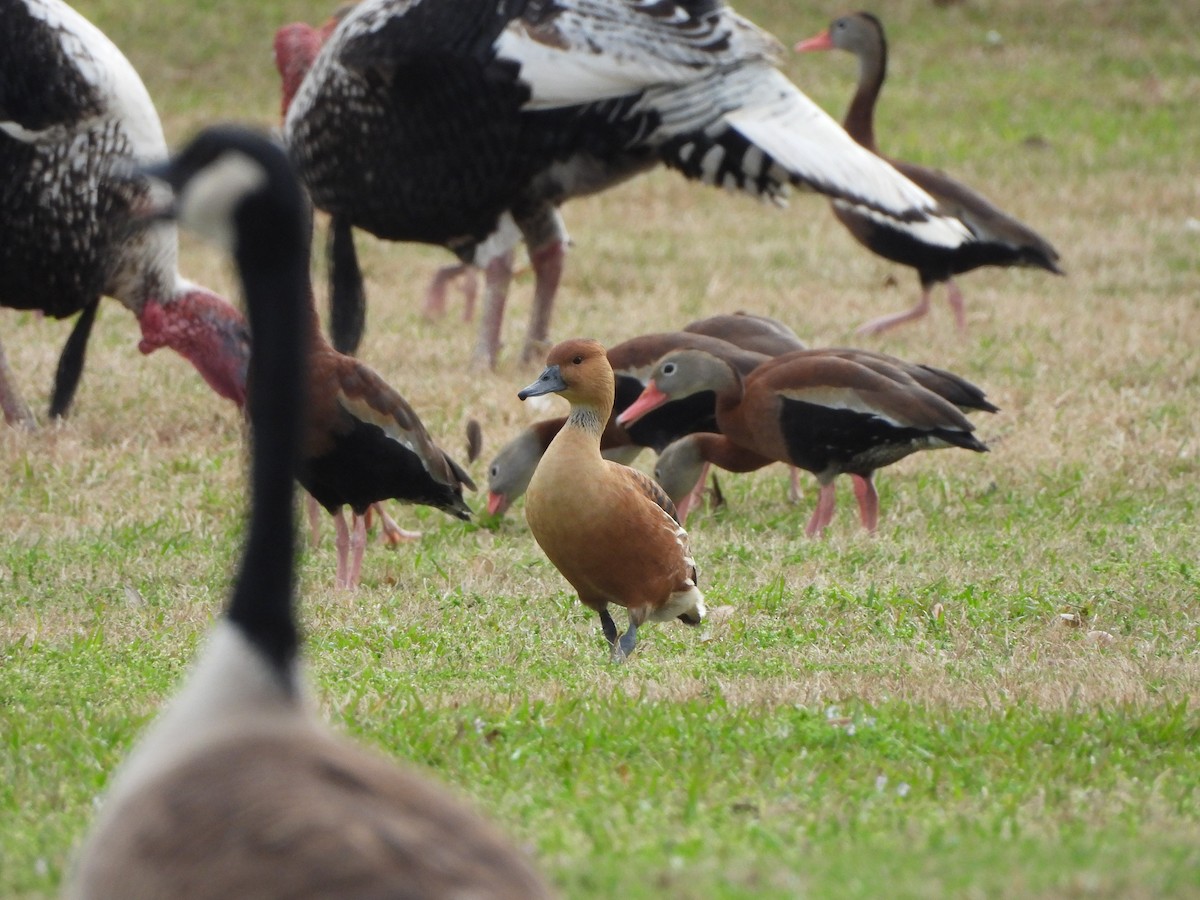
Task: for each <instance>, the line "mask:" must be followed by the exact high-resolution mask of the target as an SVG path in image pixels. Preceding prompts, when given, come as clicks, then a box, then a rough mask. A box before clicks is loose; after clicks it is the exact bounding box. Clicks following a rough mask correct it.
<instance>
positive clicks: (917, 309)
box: [858, 285, 953, 334]
mask: <svg viewBox="0 0 1200 900" xmlns="http://www.w3.org/2000/svg"><path fill="white" fill-rule="evenodd" d="M930 290H931V288H930V287H927V286H926V285H921V299H920V300H918V301H917V305H916V306H914V307H913V308H912V309H908V310H905V311H904V312H899V313H892V314H891V315H888V316H880V317H879V318H878V319H872V320H871V321H870V322H867V323H866V324H865V325H860V326H859V328H858V333H859V334H882V333H883V332H885V331H887V330H889V329H891V328H895V327H896V326H897V325H903V324H904V323H905V322H912V321H913V320H915V319H919V318H921V316H923V315H925V313H927V312H929V292H930ZM952 303H953V301H952Z"/></svg>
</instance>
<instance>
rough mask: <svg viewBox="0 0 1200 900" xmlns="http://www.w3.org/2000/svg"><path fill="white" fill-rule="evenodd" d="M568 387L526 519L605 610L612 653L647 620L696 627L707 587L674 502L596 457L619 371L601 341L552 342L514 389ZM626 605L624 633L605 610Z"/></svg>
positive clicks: (535, 392)
mask: <svg viewBox="0 0 1200 900" xmlns="http://www.w3.org/2000/svg"><path fill="white" fill-rule="evenodd" d="M549 393H558V394H562V396H563V397H565V398H566V399H567V400H568V401H569V402H570V404H571V412H570V415H568V416H567V424H566V425H564V426H563V428H562V429H561V430H560V431H559V432H558V434H557V435H556V436H555V437H554V440H553V441H551V442H550V446H549V448H547V450H546V452H545V454H544V455H543V456H542V458H541V461H540V462H539V463H538V466H537V470H536V471H535V472H534V473H533V478H532V480H531V481H530V482H529V490H528V492H527V495H526V497H525V520H526V521H527V522H528V523H529V530H530V531H531V532H533V536H534V539H535V540H536V541H537V542H538V545H539V546H540V547H541V548H542V550H543V551H544V552H545V554H546V556H547V557H548V558H549V560H550V562H552V563H553V564H554V567H555V568H556V569H558V571H559V572H561V573H562V575H563V577H564V578H566V579H567V581H568V582H570V584H571V586H572V587H573V588H575V591H576V592H577V593H578V594H579V599H580V601H581V602H582V603H583V604H584V605H585V606H587V607H589V608H590V609H594V610H595V611H596V612H597V613H598V614H599V615H600V624H601V627H602V628H603V630H604V637H605V639H607V641H608V642H609V644H610V645H612V648H613V656H614V658H615V659H618V660H622V659H624V658H626V657H627V656H628V655H629V654H630V653H632V652H633V648H634V646H635V645H636V643H637V630H638V628H639V627H640V626H641V625H642V624H643V623H644V622H646V621H648V620H649V621H653V622H669V621H670V620H671V619H679V620H680V621H681V622H684V623H685V624H687V625H699V624H700V622H701V620H702V619H703V618H704V613H705V610H704V595H703V594H701V593H700V589H699V588H698V587H697V586H696V563H695V561H694V560H693V559H692V557H691V551H690V550H689V547H688V536H687V532H686V531H684V530H683V527H682V526H681V525H680V524H679V521H678V519H677V518H676V516H675V506H674V504H672V503H671V501H670V499H669V498H668V497H667V496H666V495H665V494H664V493H663V492H662V489H661V488H659V486H658V485H657V484H655V483H654V479H652V478H650V477H649V476H648V475H646V474H645V473H643V472H639V471H638V470H637V469H631V468H629V466H623V465H621V464H620V463H615V462H612V461H611V460H606V459H604V458H603V457H602V456H601V455H600V433H601V432H602V431H603V430H604V423H605V422H607V421H608V418H609V414H610V413H611V412H612V405H613V370H612V366H611V365H609V362H608V356H607V355H606V354H605V352H604V347H603V346H602V345H601V344H600V343H599V342H598V341H589V340H580V339H576V340H570V341H564V342H563V343H561V344H558V345H556V346H555V347H553V348H552V349H551V350H550V353H549V355H548V356H547V357H546V368H545V370H543V372H542V374H541V376H540V377H539V378H538V379H537V381H535V382H534V383H533V384H531V385H529V386H528V387H526V388H525V389H523V390H522V391H521V392H520V393H519V394H518V395H517V396H518V397H520V398H521V399H522V400H525V399H527V398H529V397H536V396H539V395H541V394H549ZM612 603H615V604H616V605H617V606H623V607H625V608H626V609H627V610H628V611H629V628H628V630H627V631H626V632H625V633H624V634H623V635H621V637H620V638H619V639H618V637H617V628H616V624H615V623H614V622H613V619H612V616H611V615H610V614H609V612H608V607H609V604H612Z"/></svg>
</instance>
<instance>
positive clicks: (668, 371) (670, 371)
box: [663, 363, 675, 375]
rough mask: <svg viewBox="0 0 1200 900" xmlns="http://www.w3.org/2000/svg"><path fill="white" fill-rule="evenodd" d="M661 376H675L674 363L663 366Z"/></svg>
mask: <svg viewBox="0 0 1200 900" xmlns="http://www.w3.org/2000/svg"><path fill="white" fill-rule="evenodd" d="M663 374H664V375H674V374H675V363H667V364H666V365H665V366H663Z"/></svg>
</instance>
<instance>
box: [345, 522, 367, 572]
mask: <svg viewBox="0 0 1200 900" xmlns="http://www.w3.org/2000/svg"><path fill="white" fill-rule="evenodd" d="M366 549H367V517H366V516H355V517H354V530H353V531H351V532H350V569H349V571H348V572H347V573H346V584H345V587H347V588H349V589H350V590H354V589H355V588H357V587H358V582H359V579H360V578H361V577H362V564H363V553H364V551H365V550H366Z"/></svg>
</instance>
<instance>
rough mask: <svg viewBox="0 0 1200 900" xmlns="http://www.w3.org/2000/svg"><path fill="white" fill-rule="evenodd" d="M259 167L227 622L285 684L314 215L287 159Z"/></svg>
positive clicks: (247, 249) (244, 253) (247, 270)
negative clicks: (238, 558)
mask: <svg viewBox="0 0 1200 900" xmlns="http://www.w3.org/2000/svg"><path fill="white" fill-rule="evenodd" d="M269 149H271V150H273V151H275V152H273V153H270V154H267V153H266V152H265V151H264V153H263V155H262V157H261V158H260V159H259V161H260V162H261V163H262V164H263V165H264V167H267V168H268V176H269V177H268V182H267V184H266V186H265V187H264V189H263V190H262V191H260V192H259V193H257V194H254V195H251V196H250V197H248V198H247V199H246V200H245V201H243V203H242V205H241V207H240V208H239V210H238V213H237V226H238V237H237V246H236V259H237V265H238V272H239V274H240V275H241V279H242V289H243V291H244V293H245V298H246V308H247V313H248V315H249V318H250V330H251V335H252V336H253V347H252V350H251V356H250V377H249V384H250V398H249V414H250V425H251V434H252V437H251V440H252V441H253V444H252V450H251V454H252V455H251V501H250V504H251V505H250V535H249V539H248V541H247V543H246V551H245V554H244V555H243V557H242V565H241V569H240V571H239V572H238V578H237V585H236V587H235V588H234V592H233V597H232V599H231V601H230V604H229V619H230V621H231V622H234V623H236V624H237V625H238V626H239V627H241V628H242V629H243V630H244V631H245V632H246V634H247V635H248V636H249V637H250V640H251V641H252V642H253V643H254V644H255V646H257V647H258V648H259V649H261V650H262V652H263V653H264V654H265V655H266V656H267V657H268V658H269V659H270V660H271V662H272V663H273V664H274V665H275V666H276V667H277V668H278V670H279V672H280V673H281V674H284V675H285V679H286V680H287V682H288V687H289V689H294V685H293V684H291V683H290V682H291V678H290V674H291V665H292V663H293V661H294V660H295V656H296V650H297V645H298V642H299V636H298V633H297V628H296V622H295V616H294V611H293V605H294V593H295V576H294V569H295V566H294V562H295V552H296V550H295V541H294V539H293V535H294V523H293V520H292V515H293V514H292V508H293V492H294V488H293V484H294V483H295V477H296V469H297V466H298V463H299V451H300V436H301V428H302V416H303V403H304V396H303V395H304V386H305V384H306V379H305V377H304V359H305V355H304V354H305V352H306V350H307V348H308V341H307V335H308V330H309V318H310V304H309V303H308V296H307V293H308V287H309V281H308V241H309V237H310V235H309V213H308V209H307V205H306V202H305V199H304V196H303V195H302V193H301V192H300V189H299V186H298V182H297V180H296V178H295V177H294V176H292V175H291V174H290V168H291V167H290V164H289V163H288V161H287V158H286V156H285V155H284V153H283V150H282V149H280V148H276V147H270V148H269Z"/></svg>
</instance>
